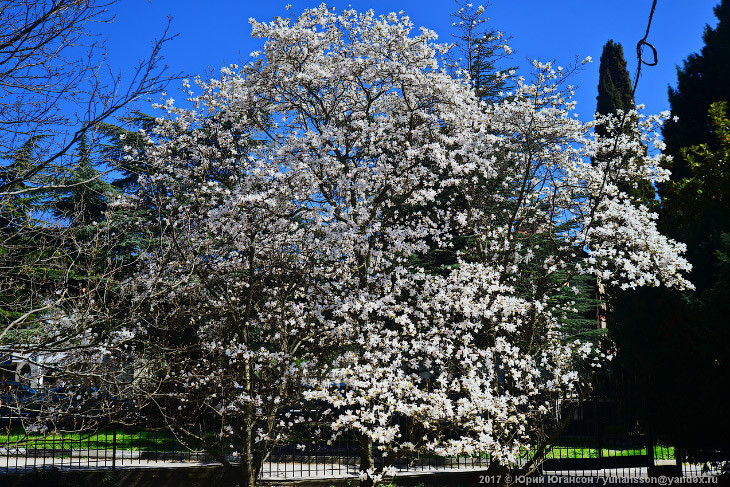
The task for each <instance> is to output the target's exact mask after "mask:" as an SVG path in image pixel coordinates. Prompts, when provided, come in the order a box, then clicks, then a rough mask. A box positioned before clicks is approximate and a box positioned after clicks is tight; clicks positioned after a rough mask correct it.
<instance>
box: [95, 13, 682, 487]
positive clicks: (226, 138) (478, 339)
mask: <svg viewBox="0 0 730 487" xmlns="http://www.w3.org/2000/svg"><path fill="white" fill-rule="evenodd" d="M251 23H252V26H253V36H254V37H256V38H265V39H267V41H266V44H265V47H264V49H263V53H259V54H257V58H256V59H255V60H254V61H253V62H251V63H250V64H248V65H246V66H244V67H242V68H239V67H237V66H232V67H229V68H225V69H223V70H222V77H221V78H220V79H215V80H209V81H205V82H203V81H198V85H199V89H198V92H197V93H198V94H196V93H194V92H193V91H192V90H191V91H190V99H189V102H190V106H192V108H180V107H177V106H176V105H175V103H174V102H173V101H172V100H169V101H168V102H167V103H166V105H165V108H166V109H167V111H168V114H169V115H168V116H167V117H165V118H164V119H160V120H159V123H158V124H157V128H156V129H155V131H154V133H153V134H150V142H149V145H148V148H147V149H146V150H145V151H144V152H143V153H140V154H137V156H138V157H143V158H144V160H145V162H146V163H147V165H148V166H149V167H150V168H152V173H151V174H150V175H149V177H148V178H147V180H146V181H145V184H144V188H143V190H142V192H141V194H140V195H139V198H138V199H137V200H135V201H141V202H145V204H148V205H149V204H153V205H154V207H155V208H156V209H157V210H158V212H159V215H160V218H159V225H160V227H159V246H158V247H156V248H153V249H150V250H149V251H148V252H146V253H145V254H144V255H143V256H142V257H141V260H142V265H141V270H140V272H139V274H138V275H136V276H135V278H134V279H132V280H131V281H130V282H129V284H128V287H127V290H128V292H129V295H130V296H131V300H130V309H131V312H130V313H129V315H130V316H131V317H132V318H131V319H130V320H129V324H128V325H127V328H126V330H125V333H123V334H122V333H117V334H115V335H114V337H115V339H116V340H117V342H116V343H110V345H109V347H113V348H114V349H115V350H118V351H119V352H118V353H122V354H124V353H130V354H133V355H135V357H136V359H135V360H137V361H138V362H139V363H145V364H146V365H144V366H142V367H140V368H139V369H140V370H148V371H149V370H153V371H155V372H154V373H147V374H141V375H140V377H139V378H138V379H137V380H135V381H133V382H132V383H130V384H131V385H130V388H132V389H136V390H138V391H140V392H142V391H144V393H145V394H147V395H148V396H149V397H152V399H153V401H154V403H155V404H156V405H157V407H159V409H160V410H161V411H162V412H163V413H164V415H165V417H166V418H167V421H168V424H169V425H170V426H171V428H173V430H175V431H178V432H180V434H181V435H183V436H184V435H186V434H190V435H192V433H191V429H190V428H189V426H190V425H191V424H193V423H195V421H197V419H198V417H199V415H201V414H203V413H204V412H205V413H206V414H207V413H209V412H213V413H214V414H216V415H217V416H218V418H219V420H220V422H221V424H222V429H223V432H224V434H225V435H227V439H226V441H227V442H228V441H230V443H231V444H233V445H234V447H235V448H236V449H237V450H238V451H240V452H241V469H242V476H243V477H244V479H245V481H246V482H248V484H249V485H252V484H253V483H254V477H255V475H256V473H257V471H258V468H260V465H261V462H262V461H263V460H264V459H265V457H266V454H267V452H268V451H269V449H270V447H271V445H273V444H275V443H276V442H277V441H281V440H283V439H285V437H286V435H287V432H288V431H290V430H291V425H292V423H294V422H296V421H306V420H307V418H306V417H294V416H297V415H291V414H290V411H289V410H288V409H287V408H286V406H287V405H290V404H294V403H295V402H297V401H301V400H302V398H303V397H305V398H306V399H308V400H317V401H325V402H327V403H329V404H330V405H331V406H332V411H333V414H334V417H333V420H332V426H333V428H334V429H335V431H342V430H353V429H354V430H356V431H358V432H359V434H361V436H362V438H363V446H364V448H365V451H367V450H369V449H370V448H371V446H374V450H375V451H376V452H377V454H378V455H379V456H380V455H382V456H383V457H384V458H385V460H386V461H385V462H384V463H383V462H378V463H377V467H376V463H375V462H374V459H373V458H372V457H371V456H369V455H364V458H363V465H362V469H363V477H364V478H366V477H367V478H369V479H373V478H378V476H379V475H382V474H383V473H384V472H385V473H387V470H384V468H383V467H384V466H387V464H388V463H389V462H390V461H392V460H394V459H396V458H398V456H400V455H402V454H404V453H406V452H409V451H428V452H432V453H436V454H441V455H460V454H475V453H478V452H479V453H484V452H486V453H488V454H489V455H490V458H491V459H492V462H493V465H495V466H496V465H499V466H501V468H514V467H516V466H522V467H525V466H526V464H525V460H524V459H523V458H522V457H521V455H524V454H525V452H532V453H531V454H535V452H536V451H537V452H538V455H537V457H536V458H538V457H539V451H540V449H541V448H544V446H545V445H546V444H547V443H549V441H550V433H551V431H552V430H553V429H555V428H557V427H559V425H556V424H555V412H556V410H555V407H556V406H555V405H556V404H558V405H559V406H560V405H562V404H565V403H566V402H568V401H575V400H576V399H577V398H578V397H579V394H580V392H581V390H582V389H583V387H584V386H585V379H584V377H585V376H584V375H582V374H581V370H585V367H590V366H591V364H593V365H600V360H601V353H600V351H597V350H594V349H593V347H592V346H591V345H590V344H585V343H581V342H580V341H577V340H573V339H572V338H571V337H570V336H568V335H567V333H566V332H565V331H564V330H563V328H562V325H561V324H562V317H563V316H564V315H565V314H566V313H568V312H570V309H569V308H570V304H569V303H568V304H567V305H566V304H564V301H558V300H556V299H555V298H556V296H558V295H559V294H561V293H562V294H564V292H565V289H566V286H568V287H569V286H571V282H572V280H573V279H574V278H575V277H576V276H581V275H586V274H590V275H594V276H597V277H599V278H600V279H602V280H603V281H605V282H610V283H611V284H612V285H617V286H622V287H635V286H641V285H651V286H654V285H660V284H665V285H668V286H675V287H680V288H681V287H686V286H689V283H688V282H687V281H686V280H685V279H684V278H683V277H682V273H683V272H685V271H686V270H687V269H688V267H689V266H688V264H687V262H686V261H685V260H684V259H683V258H682V257H681V253H682V251H683V248H682V245H681V244H678V243H676V242H673V241H671V240H668V239H667V238H665V237H663V236H662V235H660V234H659V233H658V232H657V230H656V227H655V224H654V219H655V216H654V215H653V214H651V213H649V211H648V210H647V208H645V207H643V206H638V207H637V206H634V205H633V204H632V203H631V201H630V199H629V198H628V197H627V195H626V194H624V193H622V192H621V191H620V190H619V187H624V185H625V184H626V183H632V182H639V181H651V182H657V181H663V180H665V179H666V178H667V175H668V174H667V172H666V171H665V170H662V169H659V168H658V167H657V157H658V155H644V154H646V151H645V150H644V149H643V147H641V145H642V144H645V145H649V146H652V147H654V148H660V142H659V141H658V140H657V139H656V137H655V136H654V135H653V134H654V130H655V127H656V125H657V124H660V123H661V121H662V120H661V118H660V117H646V118H640V123H639V124H638V125H636V127H635V128H632V129H631V130H633V131H634V132H635V133H631V134H627V133H626V131H625V130H624V131H618V132H619V133H622V135H621V136H619V138H618V139H601V138H599V137H597V136H595V135H594V134H593V131H592V129H593V127H594V126H595V124H596V123H603V124H609V125H610V124H615V123H619V122H618V120H619V119H618V118H615V117H614V118H612V117H604V118H603V119H601V120H599V121H598V122H591V123H583V122H580V121H578V120H576V119H575V118H574V117H572V116H571V109H572V108H573V103H572V102H571V101H570V99H569V93H567V94H566V93H565V92H564V91H561V90H560V89H559V86H560V85H561V83H562V82H563V81H564V76H563V70H562V69H561V68H557V69H556V70H554V69H553V67H552V66H551V65H550V64H546V65H545V64H539V63H536V64H535V68H536V73H537V74H536V78H535V82H534V83H532V84H529V83H526V82H524V81H521V82H520V83H519V84H518V87H517V88H516V90H515V91H514V92H513V93H511V94H509V96H507V97H506V99H505V101H503V102H500V103H495V104H489V105H487V104H485V103H484V102H482V101H480V100H479V99H478V98H477V96H476V95H475V93H474V92H473V90H472V89H471V88H470V84H469V81H468V80H467V79H455V78H453V77H452V76H450V75H448V74H447V72H446V71H445V70H444V69H443V68H442V64H441V55H442V54H444V53H445V52H446V50H447V48H446V47H445V46H442V45H438V44H435V39H436V35H435V34H434V33H433V32H431V31H428V30H425V29H422V30H421V32H420V34H418V35H415V36H413V35H411V30H412V24H411V22H410V20H409V19H408V17H405V16H403V15H396V14H390V15H388V16H385V17H377V16H375V15H374V14H373V12H372V11H369V12H365V13H358V12H355V11H354V10H348V11H345V12H342V13H340V14H338V13H335V12H334V11H332V10H330V9H328V8H327V7H326V6H324V5H323V6H320V7H319V8H316V9H312V10H307V11H305V12H304V14H303V15H302V16H301V17H299V18H298V19H296V20H288V19H281V18H279V19H277V20H275V21H274V22H272V23H259V22H256V21H253V20H252V21H251ZM568 90H569V89H568ZM632 116H634V117H637V118H639V117H640V116H639V115H638V114H633V115H632ZM637 144H638V145H637ZM607 148H610V149H611V150H606V149H607ZM639 149H640V150H639ZM654 152H656V151H650V154H652V153H654ZM597 154H610V155H611V158H610V159H607V158H603V159H600V158H596V157H597ZM637 154H640V155H639V156H637ZM592 158H594V161H593V163H592V161H591V159H592ZM125 204H132V205H133V204H135V202H134V201H132V202H127V203H125ZM426 262H429V263H430V264H428V265H426ZM560 303H563V304H560ZM333 382H337V383H340V382H345V383H346V384H347V385H348V387H347V389H346V390H345V391H342V390H333V388H332V387H331V384H332V383H333ZM303 385H306V387H305V388H304V389H302V386H303ZM152 386H154V390H150V387H152ZM559 408H560V407H558V409H559ZM406 423H407V424H408V427H407V428H406V427H404V424H406ZM551 428H552V429H551Z"/></svg>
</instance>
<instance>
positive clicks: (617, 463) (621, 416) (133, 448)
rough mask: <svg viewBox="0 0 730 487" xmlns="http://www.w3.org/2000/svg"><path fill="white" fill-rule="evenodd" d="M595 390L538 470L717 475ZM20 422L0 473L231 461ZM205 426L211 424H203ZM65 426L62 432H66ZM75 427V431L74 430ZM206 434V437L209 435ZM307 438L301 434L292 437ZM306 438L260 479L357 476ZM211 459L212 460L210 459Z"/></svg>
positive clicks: (110, 433)
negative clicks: (685, 458) (687, 459)
mask: <svg viewBox="0 0 730 487" xmlns="http://www.w3.org/2000/svg"><path fill="white" fill-rule="evenodd" d="M611 387H613V386H610V387H608V388H605V387H604V388H598V389H597V391H596V392H595V393H594V395H593V396H592V397H591V399H590V400H589V401H587V402H585V403H584V404H583V405H581V406H580V407H579V408H577V409H575V410H574V411H572V412H571V414H572V418H571V419H572V421H571V422H570V424H569V426H568V428H567V429H566V430H565V431H564V434H563V435H562V436H561V437H560V438H559V439H558V440H557V441H556V442H555V443H554V444H553V445H552V446H551V448H550V449H549V450H547V451H546V453H545V460H544V462H543V463H542V465H541V470H540V471H539V472H538V473H542V474H545V475H550V474H560V475H590V476H605V477H643V476H649V475H657V474H663V475H667V476H679V475H685V476H702V475H718V474H720V473H722V472H727V469H728V465H729V463H728V462H727V461H724V460H726V459H723V458H722V457H720V458H719V459H714V460H713V461H707V462H703V463H687V462H682V461H681V460H679V459H678V457H681V455H680V454H679V452H678V451H676V450H675V448H674V446H673V445H671V444H667V443H666V442H662V441H661V440H657V439H656V438H654V437H653V436H652V435H650V434H649V433H648V432H647V431H645V430H643V429H642V428H641V427H640V425H638V424H637V423H636V421H635V420H634V419H633V418H634V416H633V414H632V413H631V405H630V402H631V401H630V398H626V397H621V396H620V394H622V392H621V389H620V388H619V389H618V390H611ZM31 423H32V421H30V422H29V421H27V418H22V417H20V418H13V417H12V415H9V416H4V417H2V418H0V475H2V474H12V473H19V472H28V471H32V470H38V469H45V468H50V467H54V468H58V469H112V470H114V469H119V468H134V467H139V466H169V467H175V466H188V465H199V464H213V463H218V461H217V459H218V460H219V459H220V458H221V457H224V458H225V459H226V460H227V461H229V462H230V463H232V464H235V463H237V462H238V461H239V458H238V457H237V453H236V452H235V451H234V450H233V448H232V447H231V448H224V447H221V448H220V451H216V452H215V453H216V454H215V455H212V454H211V453H210V452H206V451H204V450H202V449H201V448H199V447H196V446H195V445H192V444H190V443H187V444H186V443H184V442H183V441H180V439H178V438H176V437H175V436H174V435H172V434H171V433H170V432H169V431H168V430H166V429H164V428H154V427H151V428H145V429H139V428H137V429H130V428H128V427H122V426H118V425H116V426H115V425H110V424H106V425H102V426H98V427H96V428H94V429H93V430H91V431H89V430H83V429H82V430H81V432H66V433H64V432H62V431H61V430H60V429H59V430H58V431H54V432H49V431H47V432H43V431H40V430H38V429H35V430H34V429H33V428H32V427H28V426H27V425H28V424H31ZM208 427H209V428H210V427H212V429H215V427H214V426H213V425H212V424H211V425H208ZM72 429H73V428H69V430H72ZM77 429H78V428H77ZM214 433H215V432H214V431H212V430H211V431H209V432H208V434H214ZM299 436H301V437H303V438H304V437H307V435H306V434H301V435H299ZM308 439H309V440H310V441H308V442H307V445H306V446H304V445H298V444H296V442H295V443H293V444H290V445H283V446H277V447H275V448H274V449H273V450H272V452H271V454H270V455H269V457H268V458H267V460H266V462H265V463H264V465H263V469H262V471H261V476H262V477H263V478H274V479H275V478H279V479H281V478H324V477H331V478H337V477H340V478H341V477H354V476H357V475H358V474H359V463H360V450H359V448H360V445H359V442H358V441H356V440H355V439H354V438H350V439H347V438H346V437H344V438H342V439H341V440H337V441H334V442H331V443H329V444H326V443H324V442H317V441H311V439H312V438H311V435H310V437H309V438H308ZM216 457H217V458H216ZM488 466H489V456H488V455H486V454H483V455H473V456H459V457H446V458H445V457H438V456H433V455H412V456H408V457H405V458H401V459H399V460H397V461H396V462H395V463H394V464H393V467H394V468H395V470H396V471H397V472H411V471H423V472H426V471H434V472H441V471H448V470H452V471H456V470H459V471H464V470H469V469H471V470H475V469H479V470H483V469H486V468H487V467H488Z"/></svg>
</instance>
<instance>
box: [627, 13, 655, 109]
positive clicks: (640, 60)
mask: <svg viewBox="0 0 730 487" xmlns="http://www.w3.org/2000/svg"><path fill="white" fill-rule="evenodd" d="M656 2H657V0H654V1H653V2H652V4H651V12H650V13H649V21H648V22H647V24H646V32H645V33H644V38H643V39H641V40H640V41H639V42H638V43H637V44H636V58H637V61H638V64H637V66H636V75H634V87H633V89H632V90H631V95H632V96H633V95H635V94H636V86H637V85H638V84H639V77H640V76H641V65H642V64H646V65H647V66H656V65H657V62H658V59H657V52H656V48H655V47H654V46H652V45H651V44H650V43H649V42H647V40H646V39H647V38H648V37H649V29H651V21H652V19H653V18H654V11H655V10H656ZM644 46H648V47H649V49H651V53H652V56H653V57H654V60H653V61H652V62H647V61H645V60H644V57H643V54H644Z"/></svg>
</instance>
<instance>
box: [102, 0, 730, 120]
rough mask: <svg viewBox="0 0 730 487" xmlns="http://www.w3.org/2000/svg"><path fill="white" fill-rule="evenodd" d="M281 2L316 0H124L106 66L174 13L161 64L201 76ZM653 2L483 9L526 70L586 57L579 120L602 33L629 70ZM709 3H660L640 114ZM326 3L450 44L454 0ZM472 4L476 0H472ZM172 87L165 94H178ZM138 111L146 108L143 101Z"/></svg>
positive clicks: (651, 109) (590, 100) (592, 91)
mask: <svg viewBox="0 0 730 487" xmlns="http://www.w3.org/2000/svg"><path fill="white" fill-rule="evenodd" d="M286 3H291V4H292V6H293V10H294V11H295V12H301V11H302V10H303V9H305V8H308V7H312V6H316V5H317V4H318V2H317V1H316V0H314V1H302V0H289V1H288V2H287V1H266V0H207V1H200V0H123V1H121V2H119V3H117V4H116V5H115V6H114V7H113V11H112V12H113V13H114V14H116V20H115V22H114V23H113V24H112V25H99V26H97V28H98V29H99V32H102V33H103V35H104V36H106V38H107V40H108V48H109V64H110V66H111V67H112V68H113V69H116V70H119V71H122V73H128V72H129V71H130V70H131V69H132V68H133V66H134V65H135V61H136V60H138V59H139V58H141V57H143V56H144V55H145V54H146V53H147V52H148V50H149V48H150V42H151V40H152V39H153V38H154V37H156V36H159V35H160V33H161V32H162V30H163V28H164V25H165V23H166V17H167V16H168V15H169V16H172V18H173V20H172V29H171V30H172V32H176V33H179V35H178V37H177V38H176V39H175V40H173V41H172V42H170V43H169V44H167V46H166V49H165V51H164V55H165V58H166V62H167V64H168V65H169V67H170V70H171V71H173V72H176V71H182V72H185V73H186V74H188V75H191V76H193V75H196V74H201V75H204V74H205V73H206V71H207V69H208V68H212V69H213V70H214V71H215V72H217V70H218V69H219V68H220V67H221V66H223V65H225V64H229V63H235V62H240V61H241V60H245V59H246V58H247V57H248V53H250V52H251V51H254V50H256V49H258V48H259V46H260V45H259V44H258V41H257V40H254V39H252V38H251V36H250V34H251V29H250V26H249V23H248V19H249V18H250V17H254V18H256V19H257V20H271V19H272V18H273V17H274V16H276V15H282V16H283V15H286V14H287V12H286V10H285V5H286ZM651 3H652V2H651V0H613V1H610V2H609V1H599V0H552V1H548V0H511V1H510V0H493V1H492V2H491V5H490V6H489V7H488V8H487V15H488V16H489V17H490V25H491V26H492V27H494V28H496V29H499V30H501V31H503V32H505V33H506V34H508V35H510V36H512V40H511V41H510V46H511V47H512V48H513V50H514V51H515V52H514V54H513V56H512V60H511V61H510V64H512V65H515V66H519V67H520V69H521V71H522V72H523V73H524V74H526V73H527V70H528V62H527V58H529V59H535V58H538V59H540V60H542V61H547V60H553V59H554V60H555V61H556V62H557V63H558V64H561V65H567V64H569V63H570V62H572V61H573V60H574V59H575V57H576V56H578V57H580V58H583V57H586V56H591V57H593V59H594V62H593V63H592V64H588V65H586V66H585V67H584V69H583V71H582V72H580V73H579V74H578V75H577V76H576V77H575V78H574V81H573V84H574V85H577V86H578V87H579V88H578V91H577V96H576V99H577V101H578V107H577V112H578V113H579V115H580V118H581V119H583V120H587V119H589V118H590V117H591V116H592V114H593V111H594V110H595V97H596V86H597V84H598V61H599V58H600V55H601V48H602V46H603V44H605V42H606V41H607V40H608V39H614V40H615V41H617V42H620V43H621V44H623V46H624V54H625V56H626V58H627V62H628V66H629V71H630V72H631V74H632V76H633V73H634V71H635V69H636V54H635V46H636V43H637V41H638V40H639V39H641V38H642V37H643V36H644V31H645V29H646V23H647V19H648V15H649V11H650V8H651ZM716 3H717V1H716V0H659V1H658V5H657V10H656V13H655V15H654V20H653V23H652V28H651V32H650V34H649V39H648V40H649V42H651V43H652V44H653V45H654V46H655V47H656V48H657V51H658V53H659V64H658V65H657V66H654V67H647V66H645V67H644V68H643V71H642V77H641V80H640V81H639V87H638V91H637V96H636V101H637V103H644V104H645V105H646V108H647V113H657V112H660V111H662V110H666V109H668V108H669V105H668V102H667V86H668V85H669V84H672V85H674V84H675V83H676V68H675V67H676V65H679V64H681V63H682V61H683V59H684V58H685V57H687V56H688V55H689V54H690V53H692V52H697V51H698V50H699V49H700V48H701V47H702V32H703V30H704V27H705V24H710V25H712V26H714V25H715V24H716V18H715V17H714V15H713V14H712V8H713V6H714V5H715V4H716ZM328 4H329V5H331V6H335V7H337V8H346V7H347V6H348V5H352V7H354V8H356V9H357V10H367V9H369V8H372V9H374V10H375V12H376V13H383V14H386V13H388V12H391V11H400V10H403V11H405V13H406V14H407V15H409V16H410V17H411V19H412V20H413V23H414V24H415V26H416V27H419V26H425V27H428V28H430V29H432V30H434V31H436V33H438V34H439V40H440V41H444V42H447V41H450V40H451V33H452V29H451V21H450V19H449V14H450V13H451V12H452V11H453V10H454V6H455V3H454V2H453V1H452V0H420V1H415V0H369V1H360V0H349V1H330V2H328ZM474 4H475V5H478V4H479V2H478V1H475V2H474ZM175 92H176V89H175V87H174V86H173V87H171V88H170V90H169V93H170V95H171V96H175ZM140 108H142V109H143V110H145V109H146V110H149V108H148V107H146V106H145V105H144V103H143V104H141V105H140Z"/></svg>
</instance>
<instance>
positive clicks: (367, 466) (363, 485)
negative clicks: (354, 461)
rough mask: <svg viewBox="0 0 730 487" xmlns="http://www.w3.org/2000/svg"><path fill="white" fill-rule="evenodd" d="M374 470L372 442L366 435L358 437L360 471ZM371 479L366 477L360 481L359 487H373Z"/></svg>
mask: <svg viewBox="0 0 730 487" xmlns="http://www.w3.org/2000/svg"><path fill="white" fill-rule="evenodd" d="M374 468H375V457H374V456H373V440H371V439H370V437H369V436H368V435H365V434H363V435H361V436H360V471H361V472H364V471H366V470H372V469H374ZM373 485H374V483H373V479H372V478H370V477H368V478H366V479H364V480H361V481H360V487H373Z"/></svg>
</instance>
